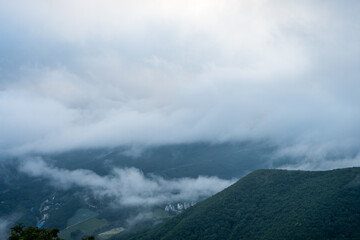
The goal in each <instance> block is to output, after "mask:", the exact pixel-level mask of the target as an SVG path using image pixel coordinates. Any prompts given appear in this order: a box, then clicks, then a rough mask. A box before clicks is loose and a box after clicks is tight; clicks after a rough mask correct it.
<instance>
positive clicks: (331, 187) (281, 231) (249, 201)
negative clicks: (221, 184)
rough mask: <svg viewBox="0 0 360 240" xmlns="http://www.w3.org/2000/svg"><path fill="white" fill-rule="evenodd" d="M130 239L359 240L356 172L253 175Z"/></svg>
mask: <svg viewBox="0 0 360 240" xmlns="http://www.w3.org/2000/svg"><path fill="white" fill-rule="evenodd" d="M135 239H141V240H145V239H154V240H155V239H156V240H160V239H169V240H176V239H184V240H185V239H186V240H190V239H204V240H205V239H206V240H211V239H252V240H254V239H276V240H278V239H360V168H348V169H338V170H332V171H321V172H308V171H286V170H258V171H255V172H253V173H251V174H249V175H247V176H246V177H244V178H242V179H241V180H239V181H238V182H237V183H236V184H234V185H232V186H231V187H229V188H227V189H225V190H224V191H222V192H220V193H218V194H216V195H215V196H213V197H211V198H209V199H208V200H205V201H203V202H201V203H199V204H197V205H195V206H194V207H192V208H190V209H189V210H187V211H185V212H183V213H182V214H180V215H179V216H177V217H175V218H173V219H171V220H169V221H168V222H166V223H165V224H163V225H161V226H159V227H157V228H155V229H153V230H151V231H149V232H147V233H144V234H142V235H139V236H137V237H135V238H133V240H135Z"/></svg>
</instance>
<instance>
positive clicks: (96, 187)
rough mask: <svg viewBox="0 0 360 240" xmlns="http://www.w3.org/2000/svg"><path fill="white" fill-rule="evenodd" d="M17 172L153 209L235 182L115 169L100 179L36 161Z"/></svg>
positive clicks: (216, 189)
mask: <svg viewBox="0 0 360 240" xmlns="http://www.w3.org/2000/svg"><path fill="white" fill-rule="evenodd" d="M20 170H21V171H22V172H24V173H27V174H29V175H30V176H34V177H43V178H45V179H48V180H49V181H50V182H51V183H53V184H54V186H56V187H59V188H63V189H67V188H70V187H74V186H75V187H81V188H84V189H86V190H89V191H91V192H92V193H93V194H94V195H95V196H96V197H107V198H110V199H114V202H115V204H119V205H121V206H146V207H148V206H153V205H159V204H164V203H171V202H175V201H197V200H199V199H200V198H204V197H209V196H211V195H213V194H215V193H217V192H219V191H221V190H223V189H224V188H226V187H228V186H230V185H231V184H232V183H234V181H235V180H223V179H219V178H217V177H202V176H200V177H198V178H180V179H172V180H166V179H164V178H162V177H159V176H155V175H152V176H145V175H144V174H143V173H142V172H141V171H140V170H138V169H136V168H124V169H122V168H115V169H114V170H113V172H112V174H111V175H107V176H100V175H97V174H96V173H94V172H92V171H90V170H83V169H78V170H66V169H61V168H56V167H51V166H49V165H48V164H47V163H46V162H44V161H43V160H42V159H40V158H34V159H28V160H27V161H25V162H24V164H22V165H21V167H20Z"/></svg>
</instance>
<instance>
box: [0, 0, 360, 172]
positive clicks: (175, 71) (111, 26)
mask: <svg viewBox="0 0 360 240" xmlns="http://www.w3.org/2000/svg"><path fill="white" fill-rule="evenodd" d="M20 2H21V3H22V4H15V3H13V2H8V1H7V2H6V1H2V2H0V9H2V10H0V16H1V19H2V20H4V21H1V22H7V23H8V24H7V25H6V26H5V25H4V24H0V33H7V34H4V36H9V37H8V39H12V40H14V39H15V40H17V41H4V40H3V41H4V44H2V46H0V49H1V50H4V53H6V54H4V55H2V56H0V60H1V61H0V70H1V71H0V74H1V75H0V76H1V79H0V116H1V118H0V135H1V136H4V137H2V138H1V139H0V150H1V151H2V152H9V153H14V154H24V153H29V152H53V151H64V150H71V149H75V148H83V147H113V146H117V145H142V146H143V145H160V144H170V143H182V142H196V141H211V142H223V141H233V140H235V141H242V140H248V139H250V140H263V139H266V140H269V141H271V142H273V143H274V144H276V145H278V146H280V150H279V152H278V154H279V155H289V156H301V157H303V158H304V159H310V158H313V159H315V160H314V161H319V162H320V161H323V160H324V159H326V158H327V156H328V155H331V154H332V153H333V152H342V153H343V154H342V155H343V157H342V159H344V162H341V161H342V159H340V158H339V159H338V160H336V161H335V162H337V163H338V164H339V166H343V164H342V163H345V162H347V161H346V159H352V158H353V156H354V155H356V154H354V153H353V152H354V151H355V152H356V151H359V150H358V146H359V144H360V139H359V134H358V133H359V132H360V127H359V124H358V123H359V120H360V111H359V108H358V102H360V94H359V90H358V89H360V85H359V81H358V77H359V68H358V66H359V63H360V57H359V56H360V49H359V44H358V43H359V40H360V29H359V26H358V24H357V23H358V22H359V15H358V14H357V12H358V10H360V4H359V3H358V2H357V1H346V2H344V1H328V2H326V3H324V2H323V1H263V0H261V1H260V0H259V1H220V0H211V1H195V2H194V1H171V3H170V2H169V1H162V0H159V1H120V2H113V1H107V2H106V3H103V2H98V1H86V3H85V1H78V2H76V3H74V2H73V1H58V2H55V3H52V4H49V3H47V2H45V1H42V2H39V3H38V4H33V3H32V2H31V1H20ZM54 4H55V5H54ZM84 4H86V6H87V7H86V8H84V7H83V6H84ZM54 6H55V7H54ZM64 16H66V17H64ZM10 26H11V27H10ZM9 29H25V30H26V31H15V30H12V31H10V30H9ZM12 42H14V43H12ZM42 43H46V44H42ZM14 44H15V45H14ZM18 46H21V49H22V50H23V51H15V52H12V53H11V52H9V51H5V50H6V49H15V48H16V49H18ZM24 56H26V57H24ZM24 59H25V60H24ZM347 163H349V164H350V162H347ZM354 163H355V164H358V161H354Z"/></svg>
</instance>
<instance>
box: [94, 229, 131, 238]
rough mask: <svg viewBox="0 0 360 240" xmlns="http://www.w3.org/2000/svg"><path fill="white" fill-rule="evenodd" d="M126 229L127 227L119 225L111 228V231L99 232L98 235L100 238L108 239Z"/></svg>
mask: <svg viewBox="0 0 360 240" xmlns="http://www.w3.org/2000/svg"><path fill="white" fill-rule="evenodd" d="M124 230H125V228H123V227H117V228H113V229H110V230H109V231H106V232H102V233H100V234H98V236H99V238H100V239H108V238H110V237H112V236H113V235H115V234H118V233H121V232H122V231H124Z"/></svg>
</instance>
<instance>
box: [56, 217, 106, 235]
mask: <svg viewBox="0 0 360 240" xmlns="http://www.w3.org/2000/svg"><path fill="white" fill-rule="evenodd" d="M110 224H111V223H110V222H108V221H106V220H105V219H98V218H97V217H93V218H90V219H87V220H85V221H83V222H81V223H78V224H75V225H72V226H70V227H67V228H65V229H64V230H62V231H61V232H60V234H59V235H60V237H61V238H64V239H66V240H77V239H81V238H82V237H86V236H90V235H94V233H95V232H96V231H97V230H100V229H102V228H105V227H107V226H109V225H110Z"/></svg>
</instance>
